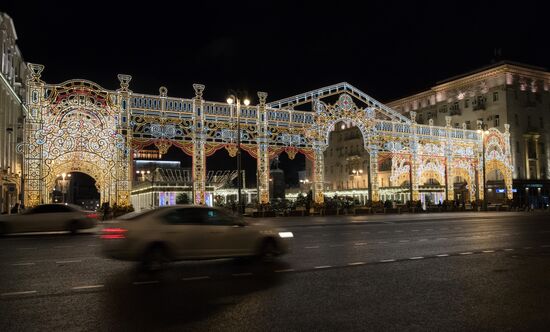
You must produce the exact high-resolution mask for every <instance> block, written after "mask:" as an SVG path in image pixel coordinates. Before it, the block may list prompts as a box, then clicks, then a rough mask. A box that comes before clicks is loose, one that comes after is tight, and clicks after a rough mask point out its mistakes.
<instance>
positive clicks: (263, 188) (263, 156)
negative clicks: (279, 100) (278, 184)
mask: <svg viewBox="0 0 550 332" xmlns="http://www.w3.org/2000/svg"><path fill="white" fill-rule="evenodd" d="M258 98H259V99H260V104H259V106H258V130H259V135H258V160H257V167H258V193H257V194H258V202H259V203H260V204H267V203H269V138H268V135H267V130H268V128H267V111H266V108H265V102H266V99H267V93H265V92H258Z"/></svg>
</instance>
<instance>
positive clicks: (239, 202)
mask: <svg viewBox="0 0 550 332" xmlns="http://www.w3.org/2000/svg"><path fill="white" fill-rule="evenodd" d="M235 99H237V100H236V101H237V202H238V203H237V205H238V209H239V213H240V214H242V213H243V211H242V201H241V109H240V108H241V107H240V106H241V101H240V100H239V99H238V98H235Z"/></svg>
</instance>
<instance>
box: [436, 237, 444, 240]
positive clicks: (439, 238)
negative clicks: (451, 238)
mask: <svg viewBox="0 0 550 332" xmlns="http://www.w3.org/2000/svg"><path fill="white" fill-rule="evenodd" d="M436 240H447V238H446V237H438V238H437V239H436Z"/></svg>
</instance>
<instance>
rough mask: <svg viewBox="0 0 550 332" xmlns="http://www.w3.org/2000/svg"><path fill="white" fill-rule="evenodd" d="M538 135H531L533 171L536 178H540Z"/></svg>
mask: <svg viewBox="0 0 550 332" xmlns="http://www.w3.org/2000/svg"><path fill="white" fill-rule="evenodd" d="M539 137H540V136H539V135H535V136H533V143H534V144H535V158H536V159H535V168H536V169H535V173H536V179H537V180H540V151H539Z"/></svg>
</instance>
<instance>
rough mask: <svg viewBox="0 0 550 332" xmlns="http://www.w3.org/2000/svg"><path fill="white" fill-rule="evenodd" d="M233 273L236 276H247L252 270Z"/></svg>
mask: <svg viewBox="0 0 550 332" xmlns="http://www.w3.org/2000/svg"><path fill="white" fill-rule="evenodd" d="M231 275H232V276H234V277H245V276H251V275H252V272H243V273H233V274H231Z"/></svg>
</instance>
